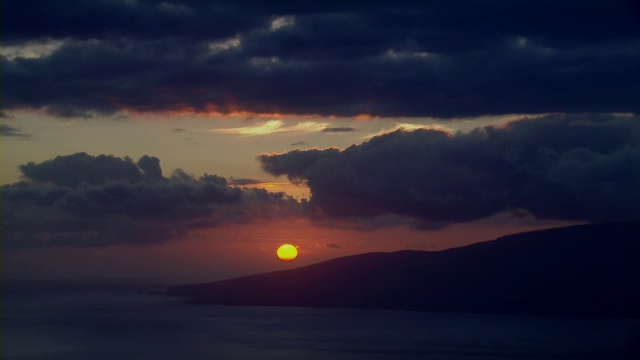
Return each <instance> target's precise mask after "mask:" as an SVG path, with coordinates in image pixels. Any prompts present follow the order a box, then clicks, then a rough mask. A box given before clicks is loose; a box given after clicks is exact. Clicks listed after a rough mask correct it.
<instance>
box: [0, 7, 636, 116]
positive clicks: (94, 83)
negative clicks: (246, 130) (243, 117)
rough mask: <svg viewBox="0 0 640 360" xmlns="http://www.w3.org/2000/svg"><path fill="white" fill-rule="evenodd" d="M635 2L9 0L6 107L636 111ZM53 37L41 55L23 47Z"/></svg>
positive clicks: (395, 112)
mask: <svg viewBox="0 0 640 360" xmlns="http://www.w3.org/2000/svg"><path fill="white" fill-rule="evenodd" d="M634 3H635V2H634V1H633V0H613V1H607V2H603V1H599V0H586V1H580V2H579V4H578V3H576V2H575V1H571V0H559V1H558V0H556V1H550V0H549V1H547V0H543V1H510V0H489V1H479V0H463V1H457V2H455V4H454V3H452V2H451V1H448V0H436V1H430V2H426V3H420V4H419V5H415V4H416V3H414V2H398V1H394V2H391V3H386V4H385V3H376V4H378V5H376V4H371V3H365V2H344V1H343V2H339V3H338V2H329V3H327V2H322V3H321V5H320V4H307V3H305V4H299V5H290V4H284V3H282V2H281V3H278V4H272V3H269V4H267V3H264V2H258V1H216V2H215V3H209V2H197V1H188V0H183V1H176V2H160V1H150V0H147V1H136V2H126V1H116V0H111V1H101V2H86V1H84V2H83V1H66V2H63V3H59V2H56V3H52V2H48V1H43V0H25V1H15V2H11V4H5V5H4V6H3V12H4V14H6V15H7V16H4V17H3V54H2V57H3V58H2V62H3V66H2V69H1V71H2V79H3V91H2V101H3V108H4V109H6V110H15V109H20V108H31V109H45V110H46V111H48V112H49V113H51V114H54V115H57V116H88V115H90V114H92V113H95V112H97V113H112V112H114V111H117V110H120V109H129V110H134V111H165V110H187V111H202V112H207V111H211V110H215V111H220V112H231V111H237V110H244V111H253V112H280V113H294V114H320V115H344V116H353V115H357V114H362V113H367V114H372V115H380V116H442V117H452V116H473V115H483V114H505V113H540V112H559V111H562V112H608V111H618V112H639V111H640V108H639V106H638V102H637V99H636V97H637V96H636V94H638V93H640V72H638V71H637V64H638V63H640V47H639V46H638V44H640V20H639V18H638V17H637V16H636V15H635V14H637V10H638V9H637V6H635V5H634ZM52 41H58V42H60V43H59V44H58V45H59V46H58V47H55V48H54V49H50V50H48V52H46V53H43V55H41V56H32V55H29V56H27V55H25V54H24V53H25V52H24V51H23V52H22V53H20V52H19V51H18V50H19V49H22V50H24V49H25V47H27V46H31V47H33V48H38V47H37V46H36V45H37V44H40V45H41V46H40V48H42V47H43V46H42V44H46V43H47V42H49V43H51V42H52ZM7 49H8V50H7ZM16 49H18V50H16ZM9 50H10V51H9ZM39 51H42V49H40V50H39ZM33 52H34V51H31V53H33ZM36 52H37V51H36ZM20 54H22V55H20Z"/></svg>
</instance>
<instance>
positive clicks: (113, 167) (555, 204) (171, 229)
mask: <svg viewBox="0 0 640 360" xmlns="http://www.w3.org/2000/svg"><path fill="white" fill-rule="evenodd" d="M639 120H640V119H638V117H633V116H616V115H604V114H603V115H548V116H544V117H539V118H525V119H521V120H519V121H513V122H510V123H507V124H505V125H502V126H499V127H498V126H486V127H483V128H476V129H475V130H473V131H471V132H457V133H454V134H452V133H448V132H445V131H442V130H436V129H417V130H413V131H407V130H397V131H395V132H391V133H386V134H382V135H377V136H374V137H373V138H371V139H370V140H368V141H366V142H363V143H361V144H356V145H352V146H350V147H348V148H346V149H344V150H340V149H337V148H328V149H310V150H293V151H290V152H286V153H282V154H263V155H260V156H259V157H258V160H259V161H260V163H261V165H262V167H263V169H264V170H265V171H267V172H269V173H271V174H273V175H286V176H287V177H288V178H289V179H290V180H291V181H293V182H302V183H305V184H306V185H307V186H308V187H309V189H310V192H311V197H310V198H309V199H308V200H303V201H301V202H299V201H296V200H295V199H294V198H292V197H291V196H288V195H286V194H284V193H274V192H269V191H267V190H264V189H253V188H241V187H240V186H242V185H254V184H255V183H256V182H258V180H251V179H236V180H234V179H231V180H230V181H227V180H226V179H225V178H222V177H219V176H216V175H207V174H204V175H203V176H200V177H197V178H196V177H193V176H191V175H188V174H186V173H185V172H184V171H182V170H175V171H174V172H173V173H172V175H171V176H169V177H165V176H164V175H163V172H162V169H161V167H160V160H159V159H158V158H155V157H151V156H147V155H145V156H143V157H141V158H140V159H139V160H138V161H137V162H134V161H133V160H132V159H130V158H128V157H124V158H120V157H114V156H111V155H99V156H91V155H88V154H85V153H77V154H73V155H67V156H58V157H56V158H53V159H51V160H48V161H44V162H41V163H27V164H24V165H22V166H21V167H20V170H21V172H22V174H23V177H24V179H25V180H24V181H21V182H17V183H14V184H10V185H5V186H3V187H2V188H0V190H1V196H2V219H1V221H2V223H1V229H2V240H3V248H4V249H11V248H27V247H41V246H106V245H115V244H137V245H144V244H156V243H160V242H166V241H169V240H176V239H180V238H183V237H185V236H186V235H187V234H188V233H189V232H190V231H192V230H197V229H206V228H212V227H217V226H220V225H222V224H238V223H242V224H246V223H250V222H252V221H255V220H267V221H270V220H277V219H280V220H282V219H307V220H310V221H311V222H310V224H312V225H313V224H315V225H318V226H332V227H336V226H337V227H346V228H351V229H358V228H359V229H375V228H383V227H396V226H409V227H412V228H413V229H416V230H434V229H439V228H442V227H445V226H447V225H451V224H454V223H464V222H470V221H475V220H479V219H486V218H489V217H490V216H492V215H496V214H500V213H511V214H512V215H514V216H531V217H533V218H536V219H547V220H574V221H586V222H609V221H628V220H638V219H640V167H639V166H638V164H640V121H639ZM214 240H215V239H214Z"/></svg>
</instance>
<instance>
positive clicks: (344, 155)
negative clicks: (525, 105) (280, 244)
mask: <svg viewBox="0 0 640 360" xmlns="http://www.w3.org/2000/svg"><path fill="white" fill-rule="evenodd" d="M259 160H260V162H261V164H262V167H263V169H264V170H266V171H267V172H269V173H271V174H274V175H286V176H288V177H289V179H290V180H291V181H294V182H304V183H306V184H307V186H308V187H309V188H310V191H311V198H310V205H311V206H312V207H315V208H316V209H319V210H320V211H322V213H324V214H325V215H327V216H329V217H333V218H374V217H376V216H381V215H385V214H394V215H400V216H408V217H412V218H415V219H417V220H419V221H420V222H421V224H420V225H419V226H422V227H424V228H437V227H439V226H444V225H447V224H450V223H455V222H467V221H472V220H477V219H481V218H485V217H488V216H490V215H493V214H496V213H500V212H504V211H508V212H512V213H514V214H518V213H520V214H522V215H526V214H530V215H533V216H535V217H536V218H540V219H558V220H580V221H589V222H606V221H625V220H637V219H639V218H640V166H638V164H640V119H639V118H638V117H629V116H624V117H619V116H612V115H548V116H544V117H541V118H537V119H523V120H520V121H515V122H511V123H508V124H506V125H504V126H502V127H495V126H487V127H484V128H477V129H475V130H474V131H471V132H469V133H460V132H458V133H455V134H450V133H447V132H444V131H439V130H426V129H420V130H415V131H410V132H409V131H403V130H398V131H395V132H393V133H389V134H384V135H380V136H376V137H374V138H372V139H371V140H370V141H367V142H365V143H362V144H360V145H353V146H351V147H349V148H347V149H345V150H340V149H337V148H332V149H324V150H320V149H311V150H294V151H290V152H287V153H284V154H264V155H261V156H259Z"/></svg>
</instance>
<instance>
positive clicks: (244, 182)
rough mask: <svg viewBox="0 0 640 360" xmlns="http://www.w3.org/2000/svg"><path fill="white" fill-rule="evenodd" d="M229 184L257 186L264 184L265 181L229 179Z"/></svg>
mask: <svg viewBox="0 0 640 360" xmlns="http://www.w3.org/2000/svg"><path fill="white" fill-rule="evenodd" d="M229 183H231V184H232V185H258V184H264V183H265V181H263V180H256V179H234V178H231V179H230V180H229Z"/></svg>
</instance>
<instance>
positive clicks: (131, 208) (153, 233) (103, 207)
mask: <svg viewBox="0 0 640 360" xmlns="http://www.w3.org/2000/svg"><path fill="white" fill-rule="evenodd" d="M21 171H22V173H23V174H24V177H25V178H26V181H22V182H18V183H15V184H11V185H5V186H3V187H2V188H1V195H2V219H1V224H2V246H3V249H7V248H9V249H11V248H29V247H41V246H79V247H84V246H107V245H118V244H131V245H144V244H156V243H161V242H165V241H169V240H174V239H178V238H181V237H183V236H185V235H186V234H187V233H188V232H189V230H193V229H201V228H210V227H216V226H218V225H220V224H224V223H246V222H250V221H252V220H256V219H269V218H273V217H277V218H286V217H288V216H293V215H300V214H301V211H302V209H303V205H302V204H301V203H299V202H298V201H296V200H295V199H293V198H292V197H290V196H288V195H286V194H284V193H274V192H268V191H266V190H263V189H242V188H239V187H235V186H231V185H230V184H228V182H227V180H226V179H225V178H223V177H219V176H216V175H207V174H204V175H203V176H201V177H198V178H194V177H192V176H190V175H188V174H186V173H185V172H183V171H182V170H179V169H178V170H175V171H174V172H173V174H172V175H171V176H170V177H164V176H163V174H162V169H161V167H160V160H159V159H158V158H155V157H151V156H146V155H145V156H143V157H141V158H140V159H139V160H138V161H137V162H133V160H132V159H130V158H126V157H125V158H119V157H114V156H110V155H99V156H91V155H88V154H85V153H77V154H73V155H68V156H58V157H56V158H54V159H52V160H48V161H45V162H42V163H39V164H35V163H28V164H24V165H22V166H21Z"/></svg>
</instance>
